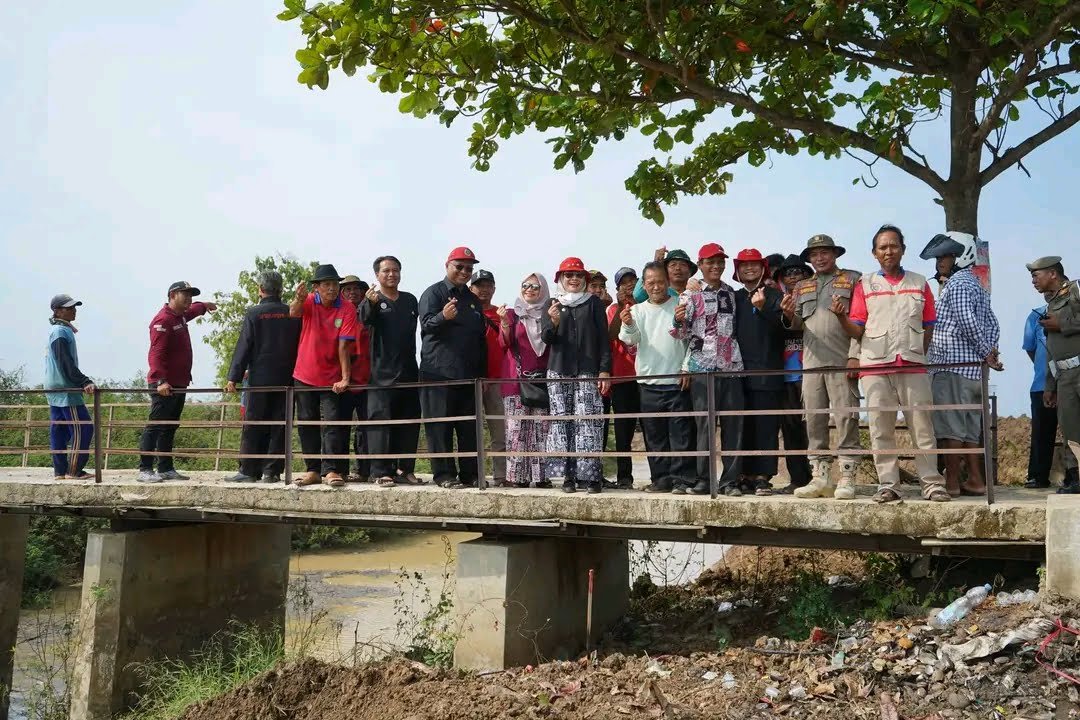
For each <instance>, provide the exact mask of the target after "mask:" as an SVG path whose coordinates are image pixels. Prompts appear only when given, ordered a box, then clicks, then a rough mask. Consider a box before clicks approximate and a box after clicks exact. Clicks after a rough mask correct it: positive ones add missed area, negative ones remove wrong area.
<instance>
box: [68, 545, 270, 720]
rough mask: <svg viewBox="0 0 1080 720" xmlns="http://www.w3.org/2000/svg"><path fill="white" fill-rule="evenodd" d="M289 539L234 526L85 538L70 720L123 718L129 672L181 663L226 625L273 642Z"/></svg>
mask: <svg viewBox="0 0 1080 720" xmlns="http://www.w3.org/2000/svg"><path fill="white" fill-rule="evenodd" d="M290 533H291V531H290V528H289V527H288V526H274V525H240V524H237V525H212V524H199V525H173V526H167V527H160V528H155V529H142V530H130V531H122V532H114V531H105V532H93V533H90V535H89V538H88V541H87V547H86V564H85V568H84V573H83V594H82V603H81V607H80V615H79V636H78V641H79V647H78V650H77V661H76V675H75V678H74V682H73V686H72V706H71V713H70V718H71V720H107V719H108V718H111V717H113V715H114V714H115V713H117V712H120V711H122V710H125V709H127V708H128V707H130V706H131V704H132V702H133V700H134V699H135V697H136V696H137V692H138V689H139V675H138V669H139V664H141V663H147V662H152V661H155V660H160V659H162V658H165V657H168V658H170V659H183V658H186V657H190V656H191V654H192V653H194V652H196V651H198V650H199V649H200V648H202V647H203V646H205V644H206V642H207V641H209V640H210V639H211V638H213V637H214V636H215V635H218V634H220V633H223V632H227V631H228V630H229V629H230V627H232V626H233V624H234V623H241V624H245V625H252V624H254V625H257V626H259V627H261V628H264V629H266V630H270V631H276V632H283V631H284V623H285V597H286V589H287V587H288V575H289V537H290Z"/></svg>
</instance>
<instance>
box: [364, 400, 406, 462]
mask: <svg viewBox="0 0 1080 720" xmlns="http://www.w3.org/2000/svg"><path fill="white" fill-rule="evenodd" d="M364 395H366V396H367V416H368V419H369V420H410V419H413V418H417V419H419V417H420V393H419V391H418V390H417V389H416V388H393V387H388V388H379V389H377V390H376V389H375V388H372V389H370V390H368V391H367V392H366V393H364ZM367 443H368V450H369V452H370V453H371V454H372V455H404V454H406V453H415V452H416V447H417V445H418V444H419V443H420V423H419V422H417V423H415V424H410V425H369V426H368V436H367ZM415 470H416V458H415V457H409V458H401V459H398V460H379V459H377V458H376V459H374V460H372V461H371V477H373V478H381V477H388V478H393V477H394V475H395V473H398V472H400V473H401V474H403V475H407V474H409V473H411V472H414V471H415Z"/></svg>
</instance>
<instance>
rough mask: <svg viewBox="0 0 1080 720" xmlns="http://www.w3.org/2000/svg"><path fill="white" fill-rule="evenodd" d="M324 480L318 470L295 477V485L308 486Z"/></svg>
mask: <svg viewBox="0 0 1080 720" xmlns="http://www.w3.org/2000/svg"><path fill="white" fill-rule="evenodd" d="M321 481H322V478H320V477H319V473H317V472H307V473H304V474H303V475H297V476H296V477H294V478H293V485H295V486H297V487H306V486H308V485H317V484H319V482H321Z"/></svg>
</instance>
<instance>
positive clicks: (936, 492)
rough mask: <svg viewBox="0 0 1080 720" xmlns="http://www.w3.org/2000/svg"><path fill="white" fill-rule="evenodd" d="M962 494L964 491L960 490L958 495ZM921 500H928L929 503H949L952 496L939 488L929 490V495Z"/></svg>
mask: <svg viewBox="0 0 1080 720" xmlns="http://www.w3.org/2000/svg"><path fill="white" fill-rule="evenodd" d="M963 492H964V491H963V489H962V488H961V490H960V493H961V494H963ZM923 500H929V501H930V502H949V501H951V500H952V495H950V494H949V493H948V491H947V490H945V488H940V487H939V488H934V489H933V490H931V491H930V494H929V495H926V496H924V497H923Z"/></svg>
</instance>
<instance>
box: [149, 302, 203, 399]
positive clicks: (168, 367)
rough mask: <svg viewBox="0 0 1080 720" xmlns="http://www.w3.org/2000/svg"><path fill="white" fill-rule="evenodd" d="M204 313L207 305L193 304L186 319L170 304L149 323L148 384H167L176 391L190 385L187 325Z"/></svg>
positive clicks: (189, 336) (189, 352)
mask: <svg viewBox="0 0 1080 720" xmlns="http://www.w3.org/2000/svg"><path fill="white" fill-rule="evenodd" d="M204 313H206V305H205V304H204V303H201V302H193V303H191V307H189V308H188V309H187V312H185V313H184V314H183V315H180V314H178V313H175V312H173V311H172V308H170V307H169V306H168V304H165V305H164V306H163V307H162V308H161V310H158V313H157V315H155V316H154V319H153V320H151V321H150V351H149V352H148V353H147V361H148V363H149V365H150V372H148V373H147V374H146V382H148V383H160V382H167V383H169V384H170V385H172V386H173V387H187V386H188V385H189V384H190V383H191V335H190V334H189V333H188V326H187V324H188V321H189V320H194V319H195V318H197V317H199V316H200V315H203V314H204Z"/></svg>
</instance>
